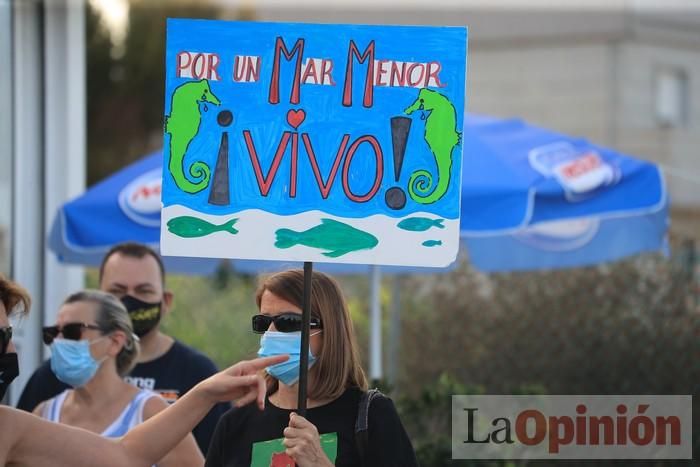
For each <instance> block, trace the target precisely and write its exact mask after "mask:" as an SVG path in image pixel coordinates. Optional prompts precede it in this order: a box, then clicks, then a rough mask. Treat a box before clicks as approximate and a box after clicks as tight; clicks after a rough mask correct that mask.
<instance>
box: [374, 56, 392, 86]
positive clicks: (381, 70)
mask: <svg viewBox="0 0 700 467" xmlns="http://www.w3.org/2000/svg"><path fill="white" fill-rule="evenodd" d="M388 62H389V60H379V61H378V62H377V78H376V79H375V81H374V85H375V86H388V85H389V83H387V82H383V81H382V78H383V77H384V75H385V74H386V73H388V71H389V70H387V69H385V68H384V66H385V65H386V64H387V63H388Z"/></svg>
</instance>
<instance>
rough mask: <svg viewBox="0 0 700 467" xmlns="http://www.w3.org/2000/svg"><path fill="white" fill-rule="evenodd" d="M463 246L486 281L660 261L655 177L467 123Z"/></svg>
mask: <svg viewBox="0 0 700 467" xmlns="http://www.w3.org/2000/svg"><path fill="white" fill-rule="evenodd" d="M463 140H464V144H465V147H464V151H465V156H464V163H463V168H464V170H463V175H462V178H463V180H462V209H461V229H462V236H463V239H464V241H465V243H466V245H467V249H468V251H469V256H470V261H471V263H472V264H473V265H474V266H475V267H477V268H478V269H480V270H483V271H513V270H531V269H554V268H564V267H575V266H585V265H591V264H597V263H601V262H605V261H612V260H617V259H620V258H623V257H626V256H629V255H633V254H636V253H640V252H644V251H659V250H661V251H664V250H665V248H666V242H665V239H666V230H667V227H668V209H667V208H668V199H667V196H666V188H665V184H664V180H663V176H662V174H661V172H660V170H659V168H658V167H657V166H656V165H654V164H652V163H649V162H646V161H641V160H638V159H635V158H634V157H631V156H627V155H624V154H621V153H619V152H617V151H614V150H612V149H608V148H604V147H601V146H597V145H594V144H591V143H589V142H587V141H586V140H584V139H582V138H572V137H569V136H564V135H561V134H559V133H556V132H553V131H550V130H546V129H542V128H538V127H535V126H532V125H528V124H526V123H525V122H523V121H522V120H519V119H511V120H500V119H494V118H489V117H480V116H473V115H470V116H467V118H466V119H465V125H464V136H463Z"/></svg>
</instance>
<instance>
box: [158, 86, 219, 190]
mask: <svg viewBox="0 0 700 467" xmlns="http://www.w3.org/2000/svg"><path fill="white" fill-rule="evenodd" d="M200 103H209V104H214V105H220V104H221V101H219V99H218V98H217V97H216V96H215V95H214V94H213V93H212V92H211V89H210V88H209V82H208V81H207V80H205V79H203V80H199V81H189V82H187V83H184V84H182V85H180V86H178V87H177V88H175V91H173V94H172V99H171V105H170V115H167V116H166V117H165V132H166V133H168V134H170V154H169V159H168V160H169V162H168V170H169V171H170V174H171V175H172V176H173V179H174V180H175V183H176V184H177V186H178V188H180V189H181V190H182V191H184V192H185V193H198V192H200V191H202V190H204V189H205V188H206V187H207V186H208V185H209V176H210V172H211V171H210V169H209V166H208V165H207V164H206V163H204V162H202V161H197V162H194V163H193V164H192V165H191V166H190V168H189V170H188V171H186V170H185V154H186V153H187V148H188V147H189V145H190V143H191V142H192V140H193V139H194V137H195V136H196V135H197V133H198V132H199V125H200V124H201V123H202V114H201V110H200V108H199V104H200ZM205 106H206V104H205ZM205 109H206V107H205ZM188 174H189V176H190V177H191V179H190V178H188Z"/></svg>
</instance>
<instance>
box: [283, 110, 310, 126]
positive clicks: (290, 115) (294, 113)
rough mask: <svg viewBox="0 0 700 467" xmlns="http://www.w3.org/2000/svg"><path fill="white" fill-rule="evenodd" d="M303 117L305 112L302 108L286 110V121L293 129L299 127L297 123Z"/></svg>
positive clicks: (300, 121) (302, 119)
mask: <svg viewBox="0 0 700 467" xmlns="http://www.w3.org/2000/svg"><path fill="white" fill-rule="evenodd" d="M305 118H306V112H304V110H303V109H299V110H290V111H289V112H287V123H289V124H290V125H292V126H293V127H294V129H295V130H296V129H297V128H299V125H301V124H302V123H303V121H304V119H305Z"/></svg>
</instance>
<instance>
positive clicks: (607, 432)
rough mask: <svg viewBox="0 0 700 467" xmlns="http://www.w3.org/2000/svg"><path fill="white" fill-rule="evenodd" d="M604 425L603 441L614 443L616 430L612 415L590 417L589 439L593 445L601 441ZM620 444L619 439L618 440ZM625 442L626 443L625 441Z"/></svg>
mask: <svg viewBox="0 0 700 467" xmlns="http://www.w3.org/2000/svg"><path fill="white" fill-rule="evenodd" d="M601 426H602V427H603V443H605V444H614V440H615V431H614V429H613V419H612V417H607V416H603V417H590V418H589V419H588V431H589V433H588V439H589V443H591V444H592V445H594V446H595V445H597V444H599V443H600V427H601ZM618 444H619V440H618ZM623 444H624V443H623Z"/></svg>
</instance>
